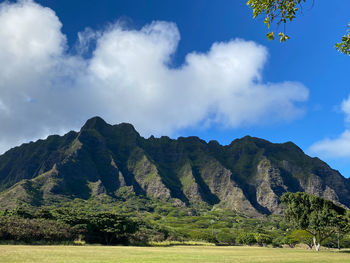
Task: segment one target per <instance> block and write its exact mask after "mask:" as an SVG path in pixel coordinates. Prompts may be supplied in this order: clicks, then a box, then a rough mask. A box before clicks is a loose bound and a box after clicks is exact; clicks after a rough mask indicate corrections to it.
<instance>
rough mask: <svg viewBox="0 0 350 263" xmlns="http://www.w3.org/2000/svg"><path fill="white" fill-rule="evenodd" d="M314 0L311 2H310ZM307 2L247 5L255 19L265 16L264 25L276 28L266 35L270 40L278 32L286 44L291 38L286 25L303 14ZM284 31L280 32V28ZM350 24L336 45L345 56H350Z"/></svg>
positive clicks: (256, 0)
mask: <svg viewBox="0 0 350 263" xmlns="http://www.w3.org/2000/svg"><path fill="white" fill-rule="evenodd" d="M311 1H312V4H313V1H314V0H309V2H311ZM304 3H306V0H248V1H247V5H248V6H249V7H251V8H252V9H253V17H254V18H257V17H259V16H260V15H263V16H265V19H264V24H265V25H266V26H267V27H268V29H270V28H271V26H272V25H275V26H276V30H273V31H270V32H268V33H267V34H266V36H267V38H268V39H269V40H274V39H275V31H279V32H278V36H279V39H280V42H286V41H287V40H288V39H289V38H290V37H289V36H288V35H287V34H286V24H287V23H288V22H292V21H293V20H294V19H295V18H296V15H297V14H298V13H300V12H302V9H303V4H304ZM281 25H282V26H283V30H280V26H281ZM349 30H350V23H349V27H348V31H347V33H346V34H345V35H344V36H343V37H342V41H341V42H339V43H337V44H335V48H336V49H337V50H338V51H340V52H341V53H343V54H347V55H350V31H349Z"/></svg>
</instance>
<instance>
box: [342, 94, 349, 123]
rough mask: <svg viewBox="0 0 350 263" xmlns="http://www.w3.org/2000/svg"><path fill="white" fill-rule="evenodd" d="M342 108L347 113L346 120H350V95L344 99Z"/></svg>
mask: <svg viewBox="0 0 350 263" xmlns="http://www.w3.org/2000/svg"><path fill="white" fill-rule="evenodd" d="M341 109H342V111H343V112H344V113H345V116H346V118H345V120H346V121H347V122H350V95H349V97H348V98H347V99H346V100H343V102H342V104H341Z"/></svg>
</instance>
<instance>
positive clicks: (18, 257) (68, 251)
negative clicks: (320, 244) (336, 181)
mask: <svg viewBox="0 0 350 263" xmlns="http://www.w3.org/2000/svg"><path fill="white" fill-rule="evenodd" d="M348 252H349V251H348ZM0 262H1V263H2V262H4V263H5V262H6V263H12V262H18V263H25V262H26V263H32V262H33V263H68V262H69V263H82V262H84V263H124V262H125V263H126V262H142V263H147V262H165V263H168V262H184V263H189V262H201V263H202V262H242V263H243V262H317V263H318V262H327V263H329V262H336V263H342V262H350V253H344V252H343V253H339V252H336V251H321V252H319V253H316V252H314V251H309V250H302V249H287V248H284V249H280V248H259V247H205V246H199V247H198V246H175V247H122V246H116V247H104V246H82V247H79V246H9V245H2V246H0Z"/></svg>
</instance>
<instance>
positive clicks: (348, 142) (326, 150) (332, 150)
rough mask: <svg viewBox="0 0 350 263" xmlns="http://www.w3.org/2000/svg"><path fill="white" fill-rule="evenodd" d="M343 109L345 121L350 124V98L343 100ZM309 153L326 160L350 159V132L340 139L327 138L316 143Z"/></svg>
mask: <svg viewBox="0 0 350 263" xmlns="http://www.w3.org/2000/svg"><path fill="white" fill-rule="evenodd" d="M341 109H342V111H343V113H344V114H345V121H346V122H350V96H349V97H348V98H347V99H346V100H343V102H342V103H341ZM309 151H310V152H311V153H314V154H317V155H319V156H322V157H324V158H348V157H350V130H349V129H346V130H345V131H344V132H343V133H342V134H341V135H340V136H339V137H338V138H335V139H329V138H326V139H324V140H321V141H318V142H316V143H314V144H313V145H312V146H311V147H310V149H309Z"/></svg>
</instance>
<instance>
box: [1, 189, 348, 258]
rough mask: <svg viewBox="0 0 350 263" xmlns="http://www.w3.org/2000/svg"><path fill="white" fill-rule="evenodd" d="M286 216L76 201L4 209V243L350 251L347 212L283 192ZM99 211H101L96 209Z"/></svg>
mask: <svg viewBox="0 0 350 263" xmlns="http://www.w3.org/2000/svg"><path fill="white" fill-rule="evenodd" d="M281 200H282V202H284V203H285V204H286V208H285V216H284V217H281V216H274V215H271V216H269V217H266V218H265V219H263V218H260V219H257V218H249V217H246V216H244V215H240V214H239V213H237V212H233V211H229V210H222V209H220V208H217V209H212V210H208V208H205V209H204V208H199V209H198V210H195V209H193V208H190V207H177V206H172V205H171V204H169V203H162V202H159V201H156V200H153V201H152V200H148V201H147V202H146V200H139V199H138V197H135V199H131V200H128V201H125V202H122V203H120V204H119V205H120V207H118V203H116V202H115V201H114V202H109V201H107V200H105V201H103V202H101V201H97V200H91V201H86V200H77V199H76V200H74V201H72V202H71V203H68V204H62V205H61V206H60V207H41V208H34V207H31V206H28V205H19V206H18V207H16V209H14V210H11V211H2V212H1V211H0V242H3V243H4V242H5V243H9V242H11V243H12V242H15V243H31V244H33V243H42V244H45V243H49V244H50V243H73V241H75V242H78V243H83V242H86V243H92V244H95V243H100V244H106V245H111V244H143V245H146V244H149V243H153V242H162V241H167V242H168V241H176V242H178V241H205V242H210V243H216V244H218V245H260V246H267V245H270V246H273V247H280V246H283V245H288V246H290V247H294V246H295V245H296V244H300V243H303V244H305V245H307V246H308V247H309V248H310V249H311V248H312V247H314V248H315V249H316V250H317V251H318V250H319V249H320V247H321V245H323V246H329V247H334V248H335V247H338V248H340V247H350V235H349V234H347V233H349V232H350V219H349V218H350V216H349V211H346V210H345V209H344V208H342V207H339V206H337V205H335V204H333V203H332V202H330V201H327V200H325V199H322V198H320V197H315V196H312V195H308V194H306V193H285V194H284V195H283V196H282V198H281ZM98 209H99V210H98Z"/></svg>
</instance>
